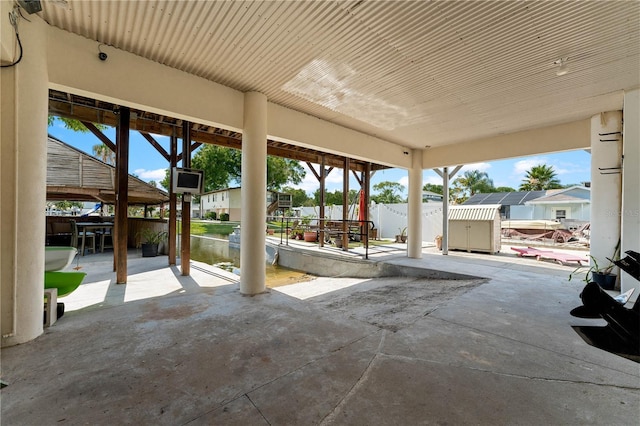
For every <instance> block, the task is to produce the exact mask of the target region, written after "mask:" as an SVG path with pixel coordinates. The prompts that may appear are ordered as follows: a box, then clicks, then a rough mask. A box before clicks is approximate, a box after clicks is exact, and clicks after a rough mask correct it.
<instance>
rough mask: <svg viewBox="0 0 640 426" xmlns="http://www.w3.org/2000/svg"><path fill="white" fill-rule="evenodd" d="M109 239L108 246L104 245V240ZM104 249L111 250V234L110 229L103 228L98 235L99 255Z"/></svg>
mask: <svg viewBox="0 0 640 426" xmlns="http://www.w3.org/2000/svg"><path fill="white" fill-rule="evenodd" d="M106 239H109V243H110V244H109V245H105V240H106ZM105 248H113V234H112V233H111V228H104V229H103V230H102V232H101V233H100V253H104V249H105Z"/></svg>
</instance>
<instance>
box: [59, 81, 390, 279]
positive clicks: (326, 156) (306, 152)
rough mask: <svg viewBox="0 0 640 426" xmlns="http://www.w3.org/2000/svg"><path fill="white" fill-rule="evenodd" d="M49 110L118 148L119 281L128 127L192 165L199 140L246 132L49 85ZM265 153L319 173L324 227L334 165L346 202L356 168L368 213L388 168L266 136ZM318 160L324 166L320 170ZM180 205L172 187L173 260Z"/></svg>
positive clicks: (231, 143)
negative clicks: (379, 175)
mask: <svg viewBox="0 0 640 426" xmlns="http://www.w3.org/2000/svg"><path fill="white" fill-rule="evenodd" d="M49 114H51V115H55V116H60V117H64V118H70V119H75V120H79V121H80V122H82V123H83V124H84V125H85V126H86V127H87V129H88V130H89V131H90V132H91V133H93V134H94V135H95V136H96V137H97V138H98V139H100V141H102V143H104V144H105V145H106V146H108V147H109V148H110V149H111V150H112V151H113V152H115V153H116V167H115V168H116V194H117V197H116V200H115V201H116V215H115V223H116V232H115V235H114V268H115V270H116V280H117V282H118V283H126V279H127V272H126V271H127V262H126V254H127V251H126V250H127V247H126V238H127V228H126V222H127V203H128V199H129V197H130V196H131V195H133V191H132V188H130V187H129V185H128V180H127V176H128V154H129V131H130V130H135V131H138V132H139V133H140V134H141V135H142V136H143V137H144V138H145V139H146V140H147V141H148V142H149V143H150V144H151V145H152V146H153V147H154V148H155V149H156V150H157V151H158V152H159V153H160V154H161V155H162V156H163V157H164V158H165V159H166V160H167V161H168V163H169V167H170V168H171V169H173V168H174V167H176V166H177V164H178V162H180V161H181V162H182V166H183V167H189V166H190V161H191V153H192V152H193V151H194V150H195V149H196V148H198V147H199V146H200V145H202V144H204V143H206V144H213V145H218V146H223V147H228V148H234V149H240V150H241V149H242V134H241V133H239V132H235V131H231V130H227V129H222V128H219V127H214V126H209V125H204V124H198V123H192V122H189V121H186V120H181V119H178V118H174V117H168V116H164V115H160V114H156V113H153V112H148V111H142V110H137V109H132V108H128V107H123V106H120V105H116V104H113V103H110V102H105V101H100V100H96V99H91V98H87V97H84V96H80V95H75V94H71V93H66V92H62V91H58V90H52V89H50V90H49ZM94 123H98V124H104V125H108V126H112V127H115V128H116V141H115V142H114V141H111V140H110V139H109V138H108V137H107V136H106V135H104V134H103V133H102V132H101V131H100V130H99V129H98V128H97V127H96V126H95V125H94ZM152 134H155V135H162V136H168V137H169V138H170V149H169V152H167V151H166V150H165V149H164V148H163V147H162V146H161V145H160V144H159V143H158V142H157V141H156V140H155V139H154V137H153V136H152ZM178 138H180V139H181V140H182V151H181V152H178V143H177V140H178ZM267 154H268V155H273V156H278V157H283V158H288V159H293V160H297V161H303V162H305V163H306V164H307V165H308V166H309V169H310V170H311V171H312V173H313V174H314V175H315V176H316V178H317V179H318V181H319V184H320V212H319V213H320V227H321V229H322V228H324V223H323V222H324V215H325V211H324V204H325V202H324V193H325V179H326V176H327V175H328V174H329V173H330V172H331V171H332V170H333V169H334V168H340V169H342V170H343V206H347V205H348V192H349V172H351V173H353V175H354V176H355V177H356V179H357V180H358V182H359V183H360V185H361V187H362V190H363V192H364V194H365V200H366V202H365V209H366V211H365V212H364V214H365V217H368V215H369V211H368V206H369V181H370V177H371V174H372V173H374V172H375V171H377V170H382V169H386V168H388V166H385V165H381V164H374V163H371V162H367V161H363V160H359V159H354V158H349V157H345V156H341V155H338V154H332V153H327V152H322V151H318V150H314V149H311V148H306V147H301V146H297V145H293V144H289V143H284V142H280V141H275V140H271V139H268V140H267ZM314 164H318V165H320V167H319V169H318V170H316V169H315V167H314ZM176 204H177V197H176V194H174V193H173V192H172V191H171V190H170V191H169V264H170V265H174V264H175V263H176V238H175V236H176V228H177V226H176V222H177V217H176ZM190 204H191V203H190V200H189V199H188V198H185V197H183V200H182V211H183V212H188V211H190V209H191V205H190ZM347 214H348V211H347V209H346V208H343V226H344V228H345V229H344V230H343V231H345V232H343V238H344V241H343V247H344V250H347V248H348V244H347V241H346V240H347V238H348V233H347V232H346V227H347V219H348V217H347ZM188 216H189V215H186V216H184V215H183V223H182V241H183V243H182V245H181V247H182V255H181V258H182V262H181V267H182V275H189V259H190V245H189V235H190V231H191V230H190V220H189V217H188ZM323 243H324V238H321V239H320V244H321V245H322V244H323Z"/></svg>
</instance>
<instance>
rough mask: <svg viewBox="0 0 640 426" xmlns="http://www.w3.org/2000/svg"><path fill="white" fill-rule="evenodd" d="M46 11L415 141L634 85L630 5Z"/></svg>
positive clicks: (536, 119) (459, 133) (86, 7)
mask: <svg viewBox="0 0 640 426" xmlns="http://www.w3.org/2000/svg"><path fill="white" fill-rule="evenodd" d="M41 15H42V16H43V17H44V19H45V20H46V21H47V22H48V23H49V24H51V25H54V26H57V27H60V28H62V29H65V30H67V31H70V32H72V33H76V34H79V35H81V36H84V37H87V38H90V39H93V40H96V41H97V42H99V43H104V44H106V45H111V46H114V47H116V48H119V49H122V50H125V51H128V52H131V53H134V54H136V55H139V56H142V57H144V58H147V59H150V60H153V61H156V62H159V63H161V64H164V65H167V66H170V67H173V68H176V69H179V70H182V71H184V72H187V73H191V74H194V75H196V76H199V77H202V78H205V79H209V80H211V81H214V82H217V83H220V84H223V85H227V86H229V87H232V88H234V89H237V90H240V91H249V90H253V91H260V92H262V93H264V94H265V95H266V96H267V97H268V98H269V100H270V101H271V102H274V103H277V104H280V105H283V106H286V107H288V108H292V109H295V110H298V111H301V112H304V113H307V114H311V115H314V116H317V117H319V118H323V119H325V120H329V121H332V122H335V123H338V124H341V125H344V126H347V127H350V128H353V129H356V130H359V131H362V132H365V133H368V134H371V135H376V136H379V137H382V138H385V139H388V140H391V141H394V142H397V143H400V144H402V145H404V146H408V147H416V148H420V147H424V146H425V145H431V146H437V145H441V144H451V143H456V142H461V141H466V140H472V139H476V138H480V137H487V136H492V135H498V134H505V133H510V132H514V131H519V130H526V129H531V128H535V127H541V126H547V125H553V124H560V123H563V122H569V121H574V120H578V119H584V118H587V117H589V116H591V115H593V114H597V113H598V112H601V111H605V110H610V109H612V108H621V107H622V91H623V90H629V89H632V88H636V87H638V86H640V2H637V1H626V2H623V1H617V2H614V1H609V2H606V1H572V2H544V1H530V2H527V1H501V2H462V1H440V2H428V1H366V0H365V1H356V0H353V1H301V2H291V1H225V2H223V1H173V0H171V1H154V0H148V1H78V0H69V1H68V2H67V6H66V7H60V3H59V2H58V3H56V2H52V1H48V0H44V1H43V11H42V12H41ZM559 58H568V62H567V64H568V70H569V71H568V73H567V74H565V75H561V76H558V75H556V71H557V68H558V66H557V65H554V61H556V60H558V59H559Z"/></svg>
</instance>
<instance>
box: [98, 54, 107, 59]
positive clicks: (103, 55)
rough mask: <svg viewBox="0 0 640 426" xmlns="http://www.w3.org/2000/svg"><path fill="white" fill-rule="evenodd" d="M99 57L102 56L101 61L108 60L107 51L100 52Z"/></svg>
mask: <svg viewBox="0 0 640 426" xmlns="http://www.w3.org/2000/svg"><path fill="white" fill-rule="evenodd" d="M98 58H100V60H101V61H106V60H107V58H108V56H107V54H106V53H104V52H100V53H98Z"/></svg>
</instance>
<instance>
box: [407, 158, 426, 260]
mask: <svg viewBox="0 0 640 426" xmlns="http://www.w3.org/2000/svg"><path fill="white" fill-rule="evenodd" d="M421 216H422V152H421V150H418V149H413V150H412V152H411V169H409V205H408V220H407V222H408V225H409V226H408V229H409V232H408V233H407V236H408V241H407V246H408V247H407V256H408V257H410V258H412V259H421V258H422V217H421Z"/></svg>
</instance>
